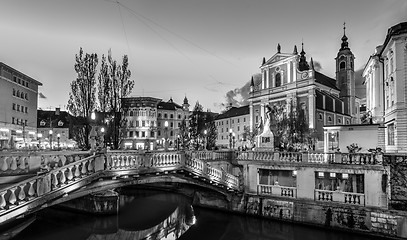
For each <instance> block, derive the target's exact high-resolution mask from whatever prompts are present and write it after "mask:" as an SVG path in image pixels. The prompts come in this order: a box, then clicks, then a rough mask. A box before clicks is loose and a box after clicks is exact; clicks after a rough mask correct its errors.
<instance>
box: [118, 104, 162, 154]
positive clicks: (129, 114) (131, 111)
mask: <svg viewBox="0 0 407 240" xmlns="http://www.w3.org/2000/svg"><path fill="white" fill-rule="evenodd" d="M160 101H161V99H158V98H152V97H131V98H123V99H122V106H123V109H124V112H123V114H124V118H125V119H126V122H125V124H126V127H125V133H124V137H123V141H122V148H125V149H155V147H156V138H157V136H156V133H157V105H158V103H159V102H160Z"/></svg>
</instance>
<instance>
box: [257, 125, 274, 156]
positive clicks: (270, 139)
mask: <svg viewBox="0 0 407 240" xmlns="http://www.w3.org/2000/svg"><path fill="white" fill-rule="evenodd" d="M256 149H258V150H269V151H274V134H273V132H271V131H270V129H265V131H263V133H262V134H260V135H258V136H257V147H256Z"/></svg>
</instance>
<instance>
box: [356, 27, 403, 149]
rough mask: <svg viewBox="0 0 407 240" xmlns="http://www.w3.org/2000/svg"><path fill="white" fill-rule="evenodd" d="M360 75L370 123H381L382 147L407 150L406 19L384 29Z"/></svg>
mask: <svg viewBox="0 0 407 240" xmlns="http://www.w3.org/2000/svg"><path fill="white" fill-rule="evenodd" d="M363 77H364V79H365V81H364V83H365V86H366V99H367V101H366V107H367V110H368V111H370V114H371V117H372V122H374V123H381V124H383V125H384V127H385V130H384V134H383V135H384V136H383V138H384V139H383V140H384V148H385V149H384V150H385V151H386V152H407V105H406V97H407V93H406V90H407V80H406V79H407V22H403V23H399V24H397V25H394V26H393V27H391V28H389V29H388V32H387V35H386V38H385V41H384V43H383V44H382V45H380V46H378V47H377V48H376V50H375V53H374V54H373V55H372V56H371V57H370V58H369V60H368V62H367V64H366V66H365V68H364V71H363Z"/></svg>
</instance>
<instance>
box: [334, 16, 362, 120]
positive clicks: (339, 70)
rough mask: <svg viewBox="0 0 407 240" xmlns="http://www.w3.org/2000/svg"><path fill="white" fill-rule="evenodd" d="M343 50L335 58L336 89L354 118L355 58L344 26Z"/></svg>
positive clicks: (348, 112)
mask: <svg viewBox="0 0 407 240" xmlns="http://www.w3.org/2000/svg"><path fill="white" fill-rule="evenodd" d="M341 40H342V43H341V48H340V49H339V51H338V54H337V56H336V58H335V60H336V87H337V88H338V89H340V93H339V97H340V98H341V99H342V100H343V101H344V104H345V109H344V110H345V113H347V114H349V115H351V116H352V118H353V120H352V121H353V123H355V118H356V115H357V107H356V87H355V69H354V60H355V56H354V55H353V53H352V51H351V50H350V48H349V43H348V37H347V36H346V26H345V23H344V24H343V36H342V38H341Z"/></svg>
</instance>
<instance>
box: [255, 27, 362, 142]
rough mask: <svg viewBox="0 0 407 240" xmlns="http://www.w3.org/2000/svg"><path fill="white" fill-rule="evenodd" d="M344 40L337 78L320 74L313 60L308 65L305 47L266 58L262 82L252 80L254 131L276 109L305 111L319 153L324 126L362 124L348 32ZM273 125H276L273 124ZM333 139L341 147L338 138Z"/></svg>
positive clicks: (278, 52)
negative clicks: (315, 138)
mask: <svg viewBox="0 0 407 240" xmlns="http://www.w3.org/2000/svg"><path fill="white" fill-rule="evenodd" d="M341 40H342V43H341V48H340V49H339V51H338V53H337V57H336V58H335V60H336V78H337V79H332V78H330V77H328V76H326V75H324V74H322V73H320V72H318V71H316V70H315V68H314V64H313V60H312V59H311V61H310V63H308V62H307V59H306V56H305V51H304V46H303V45H302V50H301V52H300V53H299V54H298V52H297V47H296V46H294V50H293V52H292V53H282V52H281V46H280V45H278V46H277V53H276V54H275V55H274V56H272V57H271V58H270V59H269V60H267V61H266V59H265V58H263V63H262V65H261V66H260V70H261V74H262V81H261V83H260V84H259V85H256V86H255V84H254V82H253V79H252V83H251V89H250V96H249V103H250V105H249V108H250V127H251V129H250V130H251V132H252V131H253V130H254V128H256V127H259V126H260V125H262V124H264V122H265V121H264V120H265V113H266V110H267V108H268V107H273V106H284V109H285V111H286V113H288V112H290V110H291V108H296V109H301V110H302V111H304V115H305V119H306V122H307V124H308V126H309V129H310V131H315V132H316V136H317V142H316V143H315V145H314V146H313V148H314V149H315V150H322V149H323V148H324V144H323V143H324V137H325V136H324V134H326V133H324V129H323V127H324V126H326V125H349V124H354V123H359V121H360V117H359V104H360V100H359V99H358V98H357V97H356V95H355V75H354V64H353V60H354V56H353V53H352V52H351V51H350V49H349V46H348V42H347V40H348V38H347V37H346V34H345V32H344V35H343V37H342V39H341ZM298 107H299V108H298ZM274 122H275V121H274ZM271 123H272V125H273V121H271ZM271 129H272V130H273V126H271ZM333 136H337V135H333ZM330 139H331V141H333V142H335V143H334V144H336V145H337V144H338V138H337V137H334V138H330ZM276 144H278V143H275V145H276Z"/></svg>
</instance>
